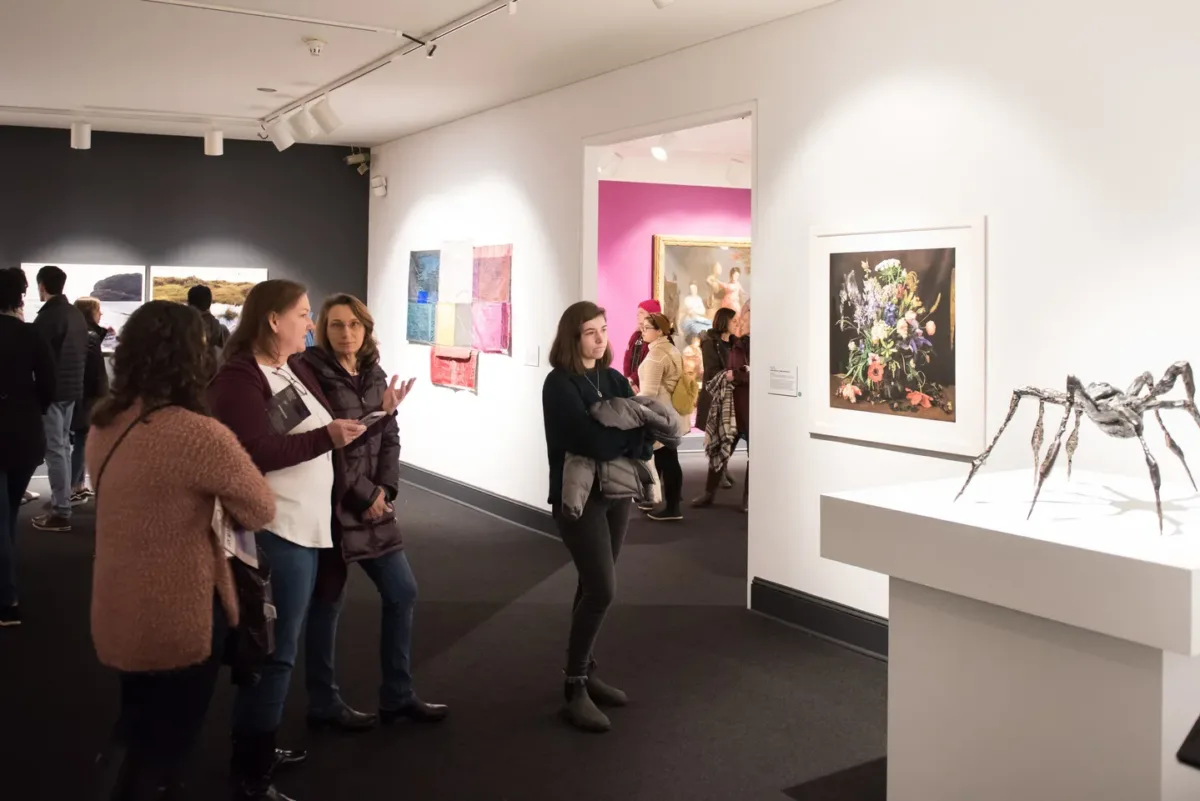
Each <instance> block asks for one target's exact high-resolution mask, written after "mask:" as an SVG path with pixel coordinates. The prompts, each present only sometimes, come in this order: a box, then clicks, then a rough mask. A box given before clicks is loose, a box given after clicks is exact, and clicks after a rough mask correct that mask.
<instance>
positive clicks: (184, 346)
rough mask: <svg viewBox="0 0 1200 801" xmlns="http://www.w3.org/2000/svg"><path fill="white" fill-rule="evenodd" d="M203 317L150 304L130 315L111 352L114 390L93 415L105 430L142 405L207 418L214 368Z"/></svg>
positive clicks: (174, 305) (174, 306)
mask: <svg viewBox="0 0 1200 801" xmlns="http://www.w3.org/2000/svg"><path fill="white" fill-rule="evenodd" d="M215 366H216V365H215V363H214V360H213V355H212V351H211V350H210V349H209V347H208V343H207V342H206V341H205V336H204V321H203V320H202V319H201V318H200V313H199V312H197V311H196V310H195V309H193V308H191V307H190V306H185V305H183V304H182V303H171V302H170V301H165V300H152V301H150V302H149V303H147V304H146V305H144V306H142V307H141V308H139V309H138V310H137V311H135V312H134V313H133V314H131V315H130V316H129V319H128V320H127V321H126V322H125V326H124V328H122V329H121V338H120V341H119V342H118V343H117V350H116V353H114V354H113V364H112V367H113V381H112V390H111V392H110V393H109V396H108V397H107V398H105V399H104V400H103V401H102V402H101V403H100V404H99V406H97V408H96V411H95V412H94V413H93V414H92V423H93V424H95V425H97V426H100V427H104V426H107V425H111V424H112V422H113V421H114V420H115V419H116V418H117V417H118V416H119V415H120V414H121V413H122V412H124V411H126V410H127V409H130V408H131V407H133V405H134V404H136V403H138V402H139V401H140V402H141V404H142V407H143V408H144V409H146V410H150V409H154V408H158V407H161V406H182V407H183V408H185V409H188V410H190V411H193V412H197V413H199V414H208V405H207V404H206V403H205V398H204V396H205V390H206V389H207V387H208V382H209V380H210V379H211V377H212V374H213V370H214V368H215Z"/></svg>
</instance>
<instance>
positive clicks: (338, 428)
mask: <svg viewBox="0 0 1200 801" xmlns="http://www.w3.org/2000/svg"><path fill="white" fill-rule="evenodd" d="M325 429H326V430H327V431H328V432H329V438H330V439H332V440H333V447H334V448H344V447H346V446H347V445H349V444H350V443H351V442H354V440H356V439H358V438H359V437H361V436H362V435H363V432H364V431H366V430H367V428H366V426H364V425H363V424H362V423H360V422H358V421H357V420H334V421H333V422H332V423H330V424H329V425H327V426H325Z"/></svg>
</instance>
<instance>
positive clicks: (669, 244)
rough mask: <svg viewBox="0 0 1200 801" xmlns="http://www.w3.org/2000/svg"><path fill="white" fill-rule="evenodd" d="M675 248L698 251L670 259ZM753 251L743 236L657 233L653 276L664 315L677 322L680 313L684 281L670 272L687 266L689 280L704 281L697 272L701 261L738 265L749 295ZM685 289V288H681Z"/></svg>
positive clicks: (654, 296)
mask: <svg viewBox="0 0 1200 801" xmlns="http://www.w3.org/2000/svg"><path fill="white" fill-rule="evenodd" d="M675 248H687V249H692V248H695V249H697V252H696V253H695V254H687V256H685V257H678V258H675V259H671V258H669V257H670V255H671V249H675ZM705 250H707V251H712V253H711V254H708V253H704V252H703V251H705ZM751 252H752V248H751V244H750V240H749V239H747V238H743V237H721V236H681V235H668V234H655V235H654V258H653V260H652V276H651V279H652V284H651V286H652V292H653V298H654V299H655V300H657V301H658V302H659V303H660V304H662V309H663V314H665V315H666V316H667V318H668V319H669V320H671V321H672V322H674V321H675V320H676V318H677V316H678V314H679V299H680V294H681V286H680V283H681V282H680V281H679V277H680V276H679V275H677V274H673V275H668V273H669V272H672V273H677V272H679V271H680V270H683V269H687V270H690V272H689V273H688V276H687V277H688V278H689V281H690V282H691V283H701V282H702V281H703V277H702V276H700V275H698V274H694V273H695V272H696V269H697V268H696V265H697V264H698V263H703V264H713V265H714V266H715V265H716V264H718V263H720V264H722V265H723V266H725V267H726V268H730V269H732V268H733V267H737V268H738V269H739V270H740V272H741V273H742V278H743V283H744V284H745V292H744V294H745V296H746V297H749V291H748V290H749V286H750V281H749V279H750V275H751V269H750V254H751ZM671 279H674V280H671ZM686 288H687V287H682V289H686ZM672 289H673V291H672ZM700 289H701V290H703V289H704V287H703V286H701V287H700ZM709 311H711V309H709Z"/></svg>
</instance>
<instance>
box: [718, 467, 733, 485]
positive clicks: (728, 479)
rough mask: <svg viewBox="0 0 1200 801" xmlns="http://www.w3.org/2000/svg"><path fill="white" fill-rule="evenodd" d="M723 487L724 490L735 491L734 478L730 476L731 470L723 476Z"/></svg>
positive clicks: (726, 471)
mask: <svg viewBox="0 0 1200 801" xmlns="http://www.w3.org/2000/svg"><path fill="white" fill-rule="evenodd" d="M721 487H722V488H724V489H733V476H731V475H729V470H728V469H726V470H725V475H723V476H721Z"/></svg>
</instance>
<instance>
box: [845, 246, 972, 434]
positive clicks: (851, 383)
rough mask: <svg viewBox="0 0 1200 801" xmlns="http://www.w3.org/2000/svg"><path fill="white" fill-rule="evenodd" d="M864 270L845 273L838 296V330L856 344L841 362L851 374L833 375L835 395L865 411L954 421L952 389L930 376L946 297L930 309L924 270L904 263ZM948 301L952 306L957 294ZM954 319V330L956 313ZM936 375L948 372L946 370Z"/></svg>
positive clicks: (851, 344) (886, 262) (889, 261)
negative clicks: (921, 290) (923, 294)
mask: <svg viewBox="0 0 1200 801" xmlns="http://www.w3.org/2000/svg"><path fill="white" fill-rule="evenodd" d="M861 267H862V274H861V277H860V275H859V274H858V271H857V270H853V269H849V270H847V271H846V272H845V274H844V277H843V280H842V286H841V289H840V290H839V291H838V295H837V300H838V311H837V315H838V317H837V322H836V325H837V327H838V330H839V331H842V332H847V331H848V332H850V341H849V343H848V344H847V346H846V350H845V351H843V357H842V359H841V364H842V365H843V366H844V369H843V371H842V372H837V373H834V377H835V378H836V379H838V381H837V382H836V383H834V384H832V385H831V386H832V387H833V391H834V398H835V399H836V400H838V401H841V402H842V403H841V404H839V405H843V406H844V404H846V403H849V404H855V405H856V406H857V405H858V404H862V406H859V408H862V409H863V411H878V412H890V413H893V414H913V415H919V416H920V417H922V418H925V419H934V420H946V421H953V420H954V400H953V388H952V387H947V386H946V385H944V384H942V383H938V382H937V381H933V380H931V377H930V375H929V373H930V372H931V369H930V368H931V367H932V366H933V365H935V363H936V360H937V359H938V354H937V352H936V351H935V350H934V346H933V337H934V335H935V334H936V333H937V331H938V326H937V323H936V322H935V321H934V319H933V317H934V314H935V313H936V312H937V311H938V309H939V307H941V305H942V301H943V294H942V293H941V292H938V293H937V296H936V297H935V299H934V301H933V304H932V305H930V306H928V307H926V305H925V301H924V300H922V299H921V296H920V294H919V288H920V287H919V284H920V279H919V278H918V276H917V272H916V271H914V270H909V269H906V268H905V266H904V265H903V264H902V263H901V260H900V259H896V258H890V259H885V260H883V261H880V262H879V263H878V264H876V265H875V266H874V267H871V265H870V263H869V262H867V261H863V262H862V265H861ZM946 300H947V304H948V305H952V304H953V295H952V290H951V297H950V298H947V299H946ZM950 319H951V325H953V309H951V318H950ZM951 336H953V333H952V332H951ZM948 358H949V359H951V360H952V359H953V355H952V354H951V355H950V356H949V357H948ZM836 366H837V365H835V369H836ZM951 369H952V368H951ZM936 372H938V373H940V374H942V375H945V374H946V370H945V369H942V370H938V371H936Z"/></svg>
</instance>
